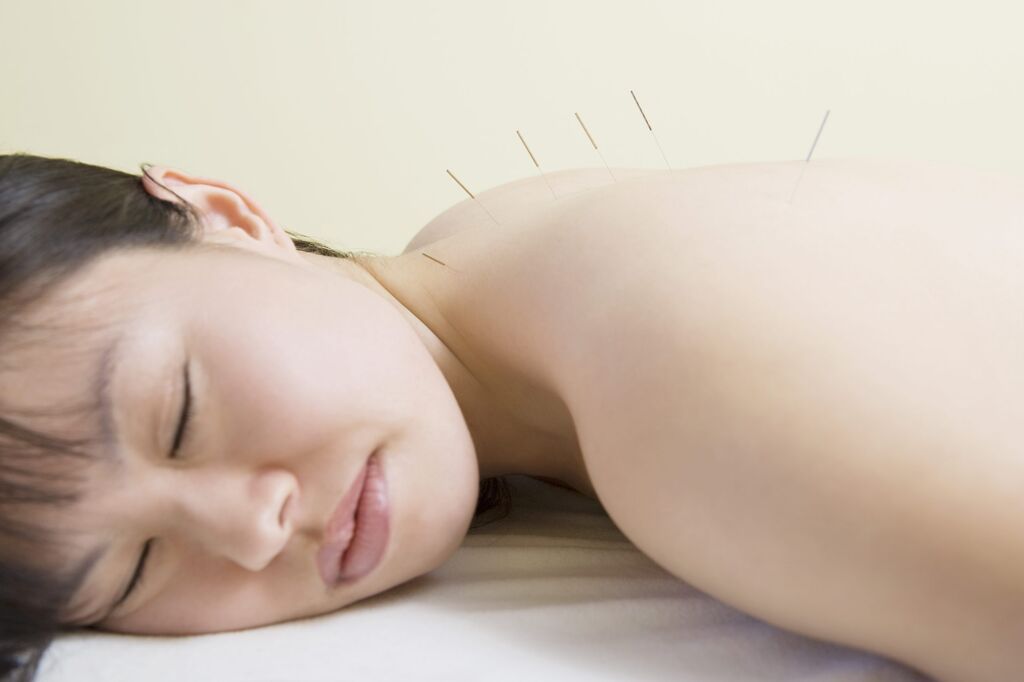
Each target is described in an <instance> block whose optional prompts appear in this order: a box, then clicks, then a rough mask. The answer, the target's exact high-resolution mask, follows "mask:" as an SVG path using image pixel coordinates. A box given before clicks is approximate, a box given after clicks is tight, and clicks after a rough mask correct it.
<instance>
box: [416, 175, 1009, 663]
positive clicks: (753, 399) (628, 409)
mask: <svg viewBox="0 0 1024 682" xmlns="http://www.w3.org/2000/svg"><path fill="white" fill-rule="evenodd" d="M800 170H801V169H800V164H798V163H791V164H750V165H741V166H721V167H709V168H700V169H692V170H688V171H680V172H677V173H668V172H655V173H649V174H645V175H644V176H643V177H640V178H638V179H635V180H628V181H625V182H619V183H616V184H608V185H606V186H603V187H602V188H601V189H599V190H593V191H590V192H584V193H582V194H579V195H577V196H576V197H575V198H573V197H568V198H564V199H561V200H560V201H559V202H553V201H552V199H551V197H550V194H548V195H547V196H546V197H545V192H546V191H547V188H546V187H544V186H538V184H539V183H536V184H534V185H533V191H534V192H535V194H533V197H534V198H533V202H534V203H532V204H529V203H527V202H525V201H524V199H525V196H524V195H525V194H526V192H527V190H526V189H525V187H523V186H522V185H521V186H520V187H519V188H518V189H519V192H520V194H519V196H517V197H516V198H515V200H516V201H517V202H522V203H520V204H519V206H520V208H519V210H521V211H522V212H523V213H522V214H521V215H527V214H528V213H529V211H530V210H536V211H537V213H534V214H533V215H534V216H539V215H543V213H544V209H543V208H541V207H542V206H544V205H547V206H549V207H550V208H549V209H548V211H549V213H548V215H549V217H548V218H546V219H545V218H540V217H537V218H534V219H532V220H531V219H530V218H525V217H524V218H517V217H515V216H514V215H513V217H511V218H505V217H504V216H505V215H507V214H503V212H502V206H503V203H502V202H503V199H504V197H503V196H499V195H498V194H497V193H495V196H493V197H491V198H490V203H488V204H487V205H488V208H489V210H491V212H492V213H493V214H494V215H495V216H496V217H497V218H498V219H499V220H501V222H502V223H507V224H509V225H510V226H509V227H508V228H507V229H506V231H503V232H496V231H493V230H492V229H491V228H489V227H487V228H484V227H481V228H478V229H466V230H465V231H463V232H460V233H459V234H458V235H456V236H453V237H449V238H447V239H443V240H441V241H437V242H435V243H433V244H430V245H429V247H424V251H425V252H428V253H430V254H431V255H432V256H434V257H437V258H439V259H441V260H443V261H445V262H446V263H450V264H452V265H453V266H454V267H459V268H461V269H462V270H463V271H464V272H467V273H468V274H466V275H465V276H466V277H473V276H474V273H478V272H484V271H486V273H487V277H483V276H479V277H478V278H477V279H476V280H474V281H475V286H473V287H465V289H464V290H465V291H467V292H469V291H472V295H471V296H470V297H469V298H464V299H459V300H460V303H461V305H460V306H457V307H456V308H455V310H456V311H460V310H464V311H466V315H464V316H462V317H456V318H454V320H457V321H454V320H453V321H454V323H455V324H456V325H457V326H458V327H459V328H460V330H461V332H462V334H464V335H470V336H472V338H475V339H483V341H484V343H483V345H484V346H487V347H489V348H492V349H500V351H501V353H504V354H505V355H506V356H507V357H516V354H517V353H522V354H525V355H527V356H528V357H533V358H534V362H533V363H527V364H529V365H530V366H532V367H533V368H534V369H533V371H534V372H535V374H536V376H538V377H541V379H539V380H538V383H542V384H544V385H548V386H552V387H553V388H552V393H553V394H555V395H558V396H560V397H561V398H562V400H563V401H564V404H565V406H566V410H567V411H568V412H569V414H570V415H571V421H572V423H573V425H574V427H575V430H576V433H577V434H578V442H579V447H580V450H581V453H582V456H583V459H584V462H585V466H586V473H587V475H588V476H587V478H586V479H584V478H583V477H582V476H580V477H578V478H576V479H574V481H575V482H576V485H575V487H576V488H577V489H578V490H583V489H584V487H585V486H588V485H592V486H593V489H594V490H595V492H596V494H597V496H598V498H599V499H600V500H601V501H602V503H603V504H604V506H605V508H606V509H607V510H608V511H609V513H610V514H611V516H612V517H613V519H614V520H615V521H616V523H617V525H618V526H619V527H620V528H622V529H623V531H624V532H625V533H626V534H627V535H628V536H629V537H630V539H631V540H633V541H634V542H635V543H636V544H637V546H638V547H639V548H640V549H641V550H643V551H644V552H646V553H647V554H648V555H649V556H651V557H652V558H653V559H654V560H655V561H657V562H659V563H660V564H661V565H662V566H664V567H665V568H666V569H667V570H669V571H671V572H673V573H674V574H676V575H678V576H679V577H680V578H683V579H685V580H687V581H688V582H690V583H691V584H694V585H695V586H697V587H699V588H701V589H704V590H706V591H707V592H709V593H710V594H712V595H714V596H716V597H718V598H720V599H722V600H723V601H725V602H727V603H730V604H733V605H735V606H737V607H738V608H741V609H743V610H746V611H748V612H750V613H752V614H754V615H757V616H759V617H762V618H764V619H765V620H767V621H769V622H772V623H775V624H777V625H780V626H782V627H786V628H789V629H792V630H795V631H798V632H801V633H804V634H808V635H811V636H814V637H819V638H822V639H826V640H830V641H835V642H838V643H842V644H846V645H850V646H855V647H860V648H863V649H866V650H870V651H873V652H876V653H881V654H883V655H887V656H891V657H893V658H895V659H897V660H901V661H902V662H905V663H908V664H910V665H913V666H916V667H918V668H920V669H922V670H924V671H925V672H928V673H930V674H932V675H934V676H936V677H937V678H938V679H942V680H963V681H964V682H966V681H968V680H993V681H995V680H1008V679H1020V678H1022V677H1024V663H1022V662H1021V659H1020V658H1019V657H1018V644H1019V642H1020V641H1021V636H1022V634H1024V581H1022V580H1021V578H1020V572H1019V568H1018V567H1019V566H1021V565H1024V541H1022V540H1021V539H1020V537H1021V533H1020V531H1019V529H1020V521H1019V520H1020V519H1021V518H1024V502H1022V501H1021V500H1022V499H1024V496H1022V495H1021V490H1022V487H1024V465H1022V463H1021V462H1022V461H1024V460H1021V458H1020V454H1019V453H1020V447H1019V440H1020V425H1021V424H1024V407H1022V405H1024V402H1022V401H1021V396H1022V395H1024V386H1022V381H1021V377H1022V376H1024V362H1022V360H1021V358H1022V357H1024V355H1022V354H1021V352H1020V349H1021V348H1022V347H1024V326H1022V324H1021V320H1022V317H1021V312H1020V311H1021V310H1024V268H1021V267H1020V263H1022V262H1024V181H1022V179H1021V178H1019V177H1015V176H1006V175H997V174H991V173H985V172H978V171H972V170H970V169H967V168H961V167H954V166H946V165H942V164H926V163H913V162H911V163H907V162H883V161H853V160H851V161H843V160H825V161H818V162H815V163H814V164H812V166H811V167H810V169H809V170H806V169H805V170H806V173H805V175H804V177H803V179H802V181H801V185H800V191H799V192H798V194H797V195H796V198H795V200H794V202H793V203H792V204H789V203H787V200H788V199H789V197H790V196H791V190H792V188H793V187H794V185H795V183H796V181H797V178H798V176H799V175H800ZM590 173H591V175H590V176H589V178H588V179H589V180H591V181H593V179H594V178H595V177H596V176H599V172H597V171H590ZM618 174H619V173H618V172H617V175H618ZM553 179H554V180H555V181H556V182H561V181H565V182H574V183H576V184H577V185H579V184H582V183H584V182H585V180H584V179H583V178H582V177H580V176H575V177H574V176H572V174H570V173H566V174H564V175H559V174H553ZM480 199H481V201H484V202H488V199H489V198H488V197H487V196H486V195H482V196H481V197H480ZM510 200H511V197H510ZM464 203H465V204H466V206H467V208H466V210H468V202H464ZM482 224H483V225H488V223H486V222H484V223H482ZM521 225H522V226H527V227H525V230H537V231H538V232H537V233H538V234H545V237H544V238H543V240H542V241H543V243H544V244H545V246H544V247H543V248H540V249H536V250H533V251H531V253H532V258H531V259H525V258H518V257H517V255H516V254H518V253H521V251H520V249H523V248H524V247H521V246H520V244H521V243H522V242H520V241H519V240H518V239H519V238H518V237H512V236H511V233H512V232H513V230H514V231H515V232H516V233H517V234H522V233H523V232H524V227H522V226H521ZM453 231H454V229H453ZM481 233H485V234H487V235H495V234H497V235H501V236H492V237H490V238H491V239H493V241H495V242H498V243H497V244H496V245H495V244H491V243H488V245H487V246H486V247H479V252H480V253H486V254H487V256H486V258H483V261H484V263H485V265H483V266H481V267H479V268H475V267H473V266H472V265H471V264H474V263H475V259H474V255H473V254H476V253H478V251H477V250H476V249H477V248H478V247H477V243H478V241H483V240H484V239H485V238H484V237H482V236H480V234H481ZM523 241H527V240H525V239H524V240H523ZM560 245H561V246H560ZM492 254H493V255H492ZM545 254H547V257H545ZM570 254H571V255H570ZM433 267H434V268H435V276H436V277H438V278H441V277H444V276H445V275H444V273H443V271H442V270H441V269H440V268H439V266H437V265H434V266H433ZM461 276H463V275H448V277H450V278H451V280H452V281H459V280H458V277H461ZM475 300H480V301H486V302H487V305H488V309H489V310H493V311H495V312H494V313H493V314H491V315H490V316H488V315H487V314H486V313H485V312H482V310H481V308H473V307H472V304H471V302H472V301H475ZM519 302H528V303H525V304H521V303H519ZM452 314H453V315H458V313H457V312H454V311H453V313H452ZM499 317H501V318H506V319H507V318H509V317H511V318H513V319H515V320H517V321H518V322H519V324H522V325H524V326H525V328H524V329H523V330H522V332H521V333H520V334H517V335H516V336H515V337H513V338H511V339H509V340H508V341H506V338H508V337H506V336H504V335H503V334H507V329H502V328H501V327H500V326H499V324H498V320H499ZM524 320H525V322H524ZM491 330H494V333H490V331H491ZM498 332H502V334H499V333H498ZM535 339H539V341H537V344H538V345H537V346H534V345H533V343H534V340H535ZM541 348H543V352H541V350H540V349H541ZM584 480H586V483H583V481H584Z"/></svg>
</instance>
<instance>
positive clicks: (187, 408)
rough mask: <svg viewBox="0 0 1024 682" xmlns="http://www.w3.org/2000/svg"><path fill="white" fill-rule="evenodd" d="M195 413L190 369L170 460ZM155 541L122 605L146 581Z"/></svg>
mask: <svg viewBox="0 0 1024 682" xmlns="http://www.w3.org/2000/svg"><path fill="white" fill-rule="evenodd" d="M192 412H193V400H192V381H191V375H190V374H189V373H188V369H187V368H186V370H185V405H184V407H183V408H182V411H181V419H180V420H179V422H178V429H177V432H176V433H175V434H174V443H173V444H172V445H171V454H170V456H169V459H176V458H177V456H178V453H179V452H180V451H181V448H182V445H183V444H184V443H185V442H186V436H187V435H188V433H189V428H188V427H189V425H190V423H191V421H192ZM152 544H153V539H152V538H150V539H149V540H147V541H146V544H145V546H144V547H143V549H142V555H141V557H140V558H139V562H138V563H137V564H136V565H135V573H134V574H133V575H132V580H131V583H130V584H129V585H128V589H127V591H125V593H124V596H123V597H122V598H121V600H120V603H121V604H123V603H124V602H126V601H128V599H130V598H131V595H132V593H133V592H135V590H136V589H137V588H138V587H139V585H141V584H142V583H143V581H144V578H145V576H146V573H147V571H146V570H145V568H146V559H147V556H148V555H149V550H150V548H151V547H152ZM119 605H120V604H119Z"/></svg>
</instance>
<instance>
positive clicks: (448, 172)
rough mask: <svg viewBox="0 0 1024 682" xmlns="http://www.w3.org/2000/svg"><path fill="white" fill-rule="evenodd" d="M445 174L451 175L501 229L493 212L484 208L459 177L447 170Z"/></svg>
mask: <svg viewBox="0 0 1024 682" xmlns="http://www.w3.org/2000/svg"><path fill="white" fill-rule="evenodd" d="M444 172H445V173H447V174H448V175H450V176H451V178H452V180H454V181H455V182H456V183H458V185H459V187H461V188H462V189H463V191H465V192H466V194H468V195H469V198H470V199H472V200H473V201H474V202H476V205H477V206H479V207H480V208H482V209H483V210H484V213H486V214H487V215H489V216H491V220H493V221H494V224H495V225H497V226H498V227H501V223H499V222H498V219H497V218H495V217H494V216H493V215H491V212H490V211H488V210H487V207H486V206H484V205H483V203H481V202H480V200H479V199H477V198H476V197H475V196H473V193H472V192H470V191H469V189H468V188H467V187H466V186H465V185H463V184H462V181H460V180H459V179H458V178H457V177H455V173H452V172H451V171H450V170H448V169H447V168H446V169H445V171H444Z"/></svg>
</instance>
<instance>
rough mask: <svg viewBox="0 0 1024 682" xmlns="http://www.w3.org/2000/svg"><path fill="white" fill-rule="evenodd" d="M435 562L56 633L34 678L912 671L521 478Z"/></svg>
mask: <svg viewBox="0 0 1024 682" xmlns="http://www.w3.org/2000/svg"><path fill="white" fill-rule="evenodd" d="M509 482H510V483H511V484H512V492H513V496H514V497H513V504H514V507H513V511H512V513H511V514H510V515H509V516H508V517H506V518H505V519H503V520H500V521H496V522H494V523H492V524H491V525H488V526H485V527H483V528H479V529H476V530H473V531H471V532H470V534H469V535H468V536H467V537H466V539H465V541H464V543H463V545H462V546H461V547H460V549H459V550H458V552H457V553H456V554H455V555H454V556H452V557H451V559H449V560H448V561H447V562H446V563H445V564H444V565H443V566H441V567H440V568H439V569H437V570H435V571H433V572H432V573H429V574H427V575H424V576H420V577H419V578H417V579H415V580H412V581H409V582H408V583H405V584H403V585H400V586H398V587H396V588H394V589H392V590H390V591H388V592H385V593H383V594H379V595H376V596H374V597H371V598H369V599H365V600H363V601H361V602H358V603H356V604H353V605H351V606H349V607H347V608H345V609H342V610H340V611H336V612H334V613H331V614H328V615H325V616H318V617H316V618H311V619H306V620H302V621H293V622H291V623H282V624H278V625H274V626H269V627H264V628H257V629H252V630H244V631H239V632H230V633H217V634H211V635H202V636H193V637H141V636H126V635H110V634H104V633H98V632H89V633H86V632H83V633H76V634H73V635H67V636H65V637H63V638H61V639H59V640H58V641H57V642H55V643H54V645H53V646H52V647H51V649H50V650H49V652H48V653H47V655H46V657H45V658H44V659H43V662H42V666H41V671H40V675H39V677H38V680H39V681H40V682H72V681H73V682H91V681H94V680H95V681H100V680H103V681H104V682H108V681H119V680H131V681H132V682H137V681H140V680H145V681H147V682H161V681H163V680H166V681H167V682H172V681H173V682H179V681H180V680H217V681H218V682H233V681H236V680H237V681H243V680H244V681H245V682H272V681H273V682H278V681H288V682H307V681H308V682H315V681H321V680H323V681H326V680H331V681H335V680H353V681H355V680H359V681H361V682H376V681H387V682H391V681H397V680H402V681H405V680H409V681H414V682H418V681H421V680H422V681H428V680H437V681H438V682H441V681H443V682H457V681H459V680H487V681H488V682H501V681H504V680H508V681H509V682H512V681H515V682H519V681H520V680H558V681H559V682H583V681H587V682H591V681H598V680H601V681H604V680H629V681H630V682H643V681H652V682H653V681H662V680H681V681H683V682H717V681H725V680H728V681H729V682H746V681H748V680H749V681H751V682H753V681H755V680H756V681H757V682H769V681H776V680H778V681H779V682H782V681H785V682H797V681H800V682H854V681H856V682H866V681H868V680H870V681H872V682H906V681H915V682H920V681H921V680H928V679H930V678H928V677H926V676H924V675H923V674H921V673H919V672H916V671H913V670H911V669H909V668H907V667H904V666H901V665H899V664H897V663H895V662H892V661H890V660H887V659H884V658H881V657H878V656H874V655H871V654H868V653H865V652H862V651H858V650H854V649H849V648H845V647H839V646H835V645H832V644H828V643H825V642H823V641H820V640H815V639H810V638H807V637H803V636H800V635H796V634H793V633H790V632H787V631H784V630H782V629H780V628H777V627H774V626H772V625H769V624H767V623H765V622H763V621H760V620H758V619H755V618H752V617H750V616H748V615H746V614H744V613H741V612H739V611H737V610H735V609H733V608H731V607H729V606H726V605H725V604H722V603H721V602H719V601H717V600H715V599H713V598H711V597H709V596H707V595H705V594H704V593H702V592H700V591H698V590H696V589H694V588H693V587H691V586H689V585H687V584H686V583H683V582H682V581H680V580H678V579H676V578H675V577H674V576H672V575H671V574H669V573H668V572H666V571H664V570H663V569H661V568H660V567H659V566H658V565H657V564H655V563H654V562H653V561H651V560H650V559H648V558H647V557H646V556H645V555H644V554H642V553H641V552H640V551H639V550H637V549H636V548H635V547H634V546H633V545H632V544H631V543H630V542H629V541H628V540H627V539H626V537H625V536H624V535H623V534H622V533H621V532H620V531H619V530H618V528H616V526H615V525H614V524H613V523H612V521H611V519H610V518H609V517H608V516H607V514H605V513H604V511H603V510H602V508H601V506H600V505H599V504H598V503H596V502H594V501H593V500H590V499H588V498H586V497H583V496H582V495H578V494H576V493H574V492H572V491H569V490H565V489H561V488H557V487H555V486H551V485H548V484H546V483H543V482H540V481H535V480H533V479H530V478H527V477H524V476H512V477H509Z"/></svg>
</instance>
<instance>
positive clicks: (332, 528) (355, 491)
mask: <svg viewBox="0 0 1024 682" xmlns="http://www.w3.org/2000/svg"><path fill="white" fill-rule="evenodd" d="M366 469H367V467H366V462H364V463H363V466H362V467H361V468H360V469H359V473H357V474H356V478H355V480H354V481H352V485H351V486H349V489H348V491H347V492H346V493H345V494H344V495H342V497H341V500H340V501H339V502H338V506H337V507H335V508H334V511H333V512H332V513H331V515H330V517H329V518H328V519H327V525H326V526H325V527H324V537H323V543H322V544H327V543H329V542H330V541H331V535H333V534H334V533H335V532H336V531H338V530H340V529H342V528H344V527H345V526H346V525H347V524H348V522H349V521H351V520H352V518H353V517H354V516H355V515H356V507H357V506H358V505H359V493H360V492H362V489H363V484H364V483H365V482H366Z"/></svg>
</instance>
